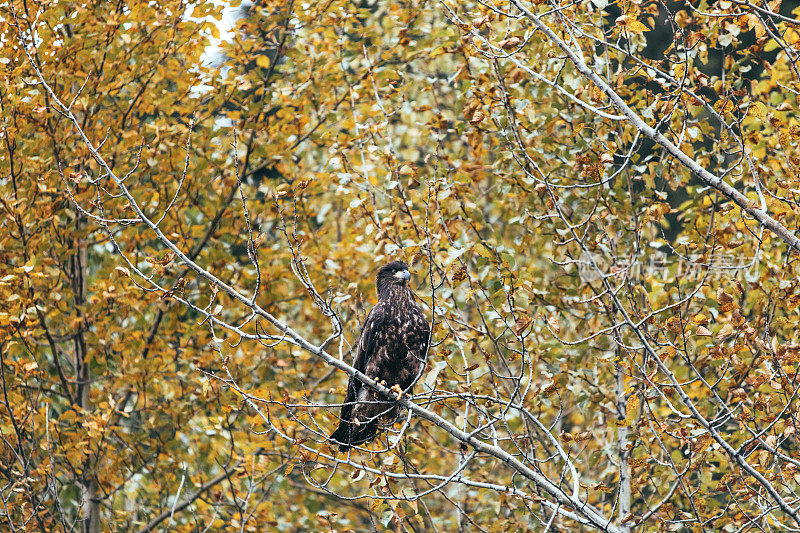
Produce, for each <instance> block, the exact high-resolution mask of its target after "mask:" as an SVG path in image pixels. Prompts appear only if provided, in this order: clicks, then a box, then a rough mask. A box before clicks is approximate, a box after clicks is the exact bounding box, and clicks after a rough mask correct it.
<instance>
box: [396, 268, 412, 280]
mask: <svg viewBox="0 0 800 533" xmlns="http://www.w3.org/2000/svg"><path fill="white" fill-rule="evenodd" d="M394 277H396V278H398V279H404V280H406V281H408V280H410V279H411V272H409V271H408V270H400V271H398V272H395V273H394Z"/></svg>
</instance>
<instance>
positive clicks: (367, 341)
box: [331, 261, 430, 451]
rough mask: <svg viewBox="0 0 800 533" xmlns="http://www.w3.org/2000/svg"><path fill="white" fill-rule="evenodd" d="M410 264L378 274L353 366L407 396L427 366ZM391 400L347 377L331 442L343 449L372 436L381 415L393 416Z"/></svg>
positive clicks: (425, 328) (424, 327) (426, 334)
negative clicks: (374, 299)
mask: <svg viewBox="0 0 800 533" xmlns="http://www.w3.org/2000/svg"><path fill="white" fill-rule="evenodd" d="M410 279H411V274H410V273H409V271H408V265H406V264H405V263H404V262H402V261H392V262H391V263H389V264H387V265H385V266H384V267H383V268H381V269H380V270H379V271H378V277H377V286H378V303H377V304H375V307H373V308H372V311H370V313H369V316H367V321H366V322H365V323H364V327H363V328H362V330H361V337H360V338H359V339H358V345H357V346H356V354H355V361H354V363H353V366H354V367H355V368H356V370H359V371H361V372H363V373H364V374H366V375H367V376H369V377H370V378H372V379H373V380H375V381H377V382H384V384H385V385H386V387H388V388H394V389H395V390H397V388H398V387H399V389H400V390H402V391H403V392H405V393H409V394H410V393H411V389H412V387H413V386H414V383H415V382H416V381H417V379H418V378H419V375H420V373H421V372H422V369H423V368H424V367H425V357H426V355H427V352H428V341H429V338H430V326H429V325H428V322H427V321H426V320H425V315H424V314H423V312H422V309H420V307H419V306H418V305H417V303H416V302H415V301H414V293H413V292H412V291H411V289H410V288H409V287H408V281H409V280H410ZM396 412H397V411H396V407H395V405H394V402H391V401H388V399H387V398H386V396H384V395H382V394H379V393H378V392H376V391H374V390H372V389H371V388H370V387H368V386H366V385H365V384H363V383H362V382H361V381H359V380H358V379H357V378H355V377H353V376H350V383H349V384H348V385H347V397H346V398H345V403H344V405H343V406H342V413H341V416H340V421H339V427H338V428H337V429H336V431H334V432H333V434H332V435H331V440H332V441H334V442H336V443H338V444H339V449H340V450H342V451H346V450H348V449H349V448H350V447H351V446H356V445H359V444H363V443H365V442H367V441H369V440H372V439H373V438H375V435H376V433H377V431H378V427H379V425H380V419H381V418H382V417H392V416H396Z"/></svg>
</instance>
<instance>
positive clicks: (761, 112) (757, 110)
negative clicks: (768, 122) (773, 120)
mask: <svg viewBox="0 0 800 533" xmlns="http://www.w3.org/2000/svg"><path fill="white" fill-rule="evenodd" d="M750 111H752V113H753V114H754V115H755V116H757V117H758V118H759V119H761V120H765V119H766V118H767V106H765V105H764V104H763V103H761V102H756V103H754V104H753V105H752V106H750Z"/></svg>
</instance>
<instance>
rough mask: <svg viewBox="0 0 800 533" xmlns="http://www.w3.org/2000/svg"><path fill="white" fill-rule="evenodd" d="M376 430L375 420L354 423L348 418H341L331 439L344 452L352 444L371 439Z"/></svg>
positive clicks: (356, 444)
mask: <svg viewBox="0 0 800 533" xmlns="http://www.w3.org/2000/svg"><path fill="white" fill-rule="evenodd" d="M377 432H378V423H377V422H376V421H370V422H367V423H362V424H359V425H355V424H353V423H352V422H350V421H349V420H342V421H341V422H339V427H338V428H336V431H334V432H333V434H332V435H331V440H332V441H334V442H336V443H337V444H338V445H339V450H341V451H343V452H346V451H347V450H349V449H350V448H351V447H353V446H358V445H359V444H364V443H365V442H369V441H371V440H372V439H374V438H375V434H376V433H377Z"/></svg>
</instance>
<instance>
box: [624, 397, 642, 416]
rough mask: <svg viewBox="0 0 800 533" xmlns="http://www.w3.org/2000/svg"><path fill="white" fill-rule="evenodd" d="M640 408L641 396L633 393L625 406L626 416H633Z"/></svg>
mask: <svg viewBox="0 0 800 533" xmlns="http://www.w3.org/2000/svg"><path fill="white" fill-rule="evenodd" d="M638 409H639V397H638V396H636V395H635V394H631V396H630V397H629V398H628V404H627V405H626V406H625V418H631V416H632V415H635V411H637V410H638Z"/></svg>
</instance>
